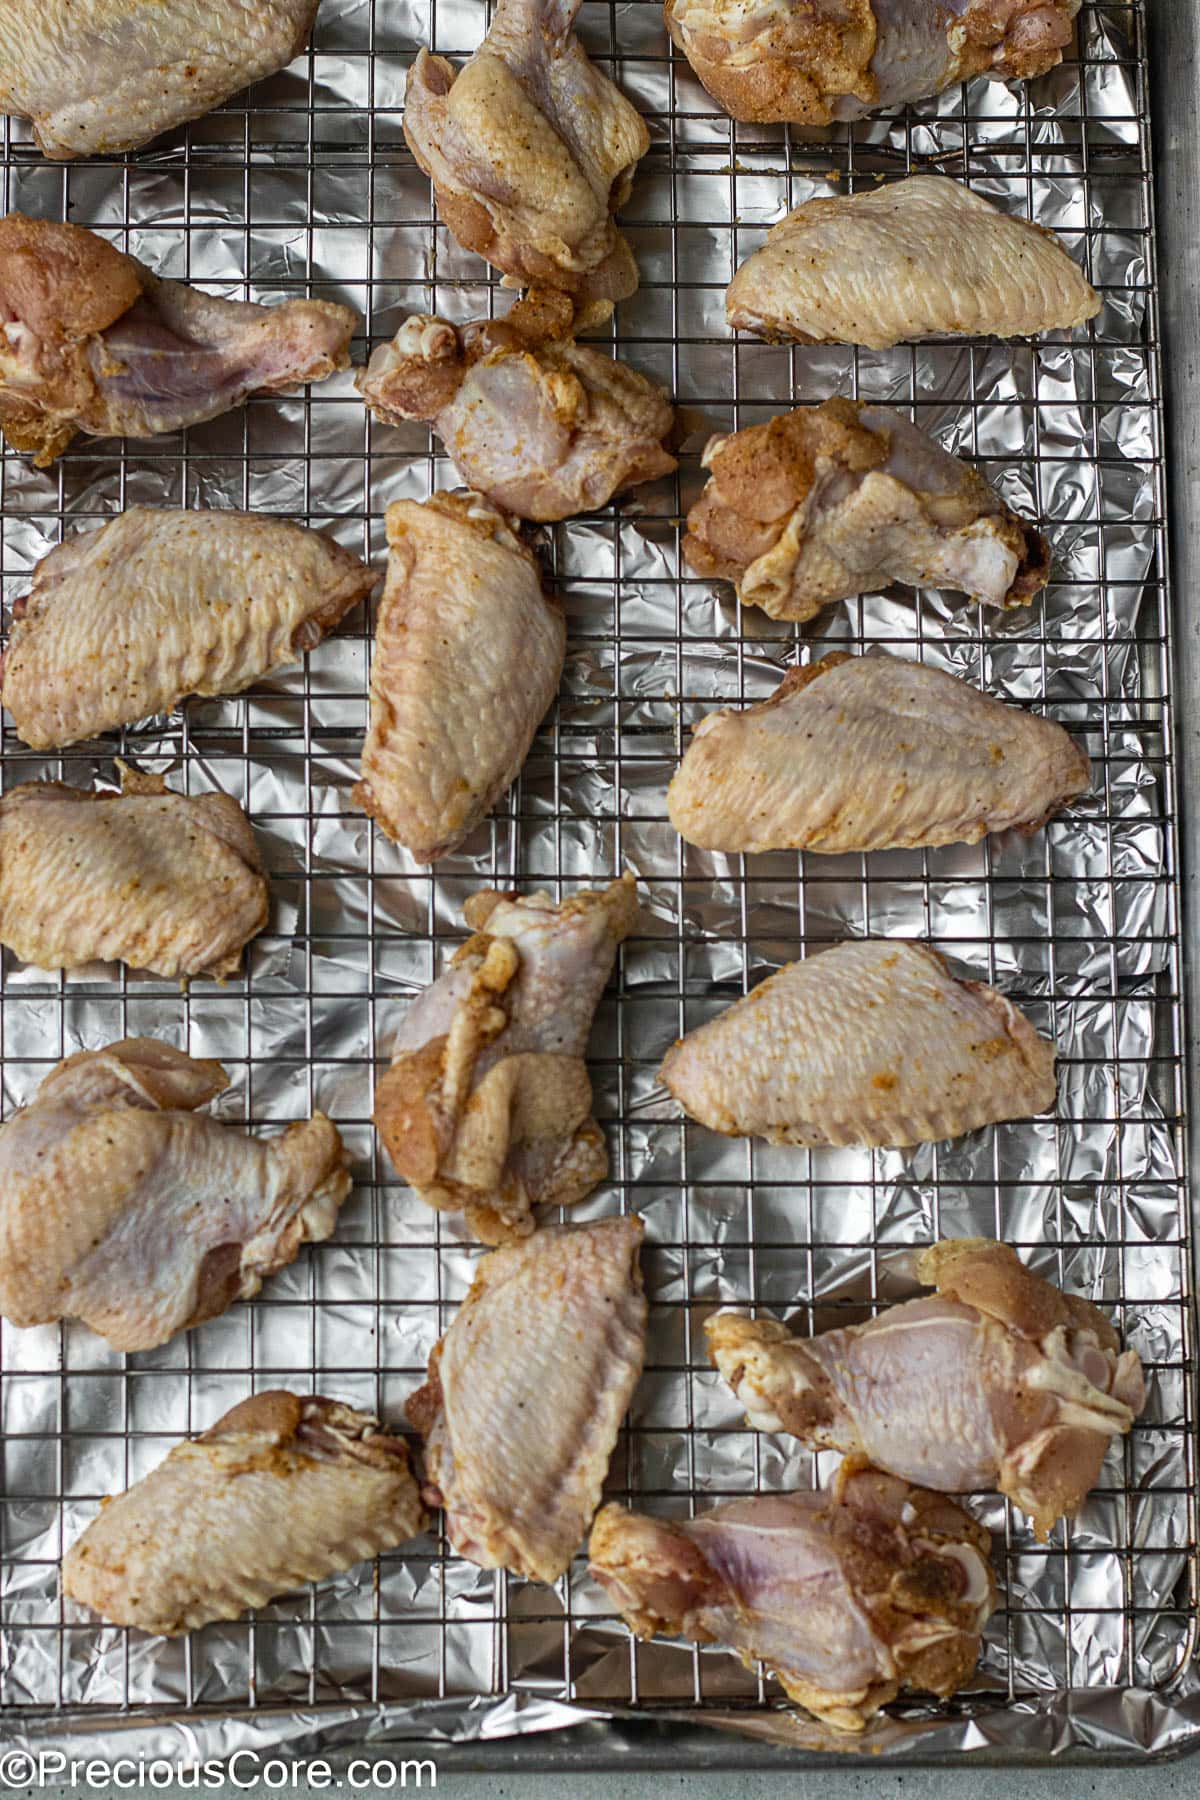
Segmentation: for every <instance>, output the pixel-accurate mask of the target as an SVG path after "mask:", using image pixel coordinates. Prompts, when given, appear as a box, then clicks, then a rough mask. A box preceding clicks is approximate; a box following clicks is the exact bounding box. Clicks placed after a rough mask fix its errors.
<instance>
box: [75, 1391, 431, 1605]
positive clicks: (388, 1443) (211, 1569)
mask: <svg viewBox="0 0 1200 1800" xmlns="http://www.w3.org/2000/svg"><path fill="white" fill-rule="evenodd" d="M425 1524H426V1517H425V1512H424V1509H423V1507H422V1505H421V1501H420V1496H419V1494H418V1491H417V1484H416V1482H415V1480H414V1479H413V1476H412V1474H411V1472H410V1470H409V1466H408V1449H407V1446H406V1445H405V1443H404V1440H403V1439H402V1438H397V1437H392V1436H391V1434H390V1433H389V1432H388V1431H386V1430H385V1429H384V1428H383V1427H382V1426H381V1425H380V1424H379V1423H378V1421H377V1420H376V1419H372V1418H371V1417H369V1415H368V1414H366V1413H360V1412H355V1411H354V1409H353V1408H352V1407H349V1406H344V1405H342V1404H341V1403H340V1402H339V1401H336V1400H326V1399H323V1398H321V1397H320V1396H318V1395H315V1394H310V1395H299V1394H289V1393H287V1392H285V1391H284V1390H283V1389H281V1388H275V1389H268V1390H267V1391H266V1392H265V1393H261V1394H255V1395H254V1396H253V1398H252V1399H250V1400H243V1401H242V1402H241V1404H240V1405H238V1406H235V1407H234V1408H233V1409H232V1411H230V1412H227V1413H226V1414H225V1417H224V1418H223V1419H218V1421H217V1423H216V1424H215V1425H213V1426H211V1427H210V1428H209V1430H208V1431H206V1432H204V1433H203V1435H202V1436H201V1437H198V1438H192V1439H190V1440H188V1441H187V1442H184V1443H182V1444H178V1445H176V1447H175V1449H174V1450H172V1451H171V1453H170V1455H169V1456H168V1457H167V1459H166V1461H165V1462H162V1463H160V1464H159V1466H158V1468H156V1469H153V1470H151V1472H150V1474H149V1475H147V1476H145V1477H144V1478H143V1479H142V1480H141V1481H139V1482H137V1483H136V1485H135V1486H133V1487H131V1488H129V1489H127V1490H126V1492H125V1493H123V1494H118V1495H116V1496H115V1498H113V1499H111V1500H108V1501H106V1502H105V1503H104V1504H103V1505H102V1507H101V1509H100V1511H99V1512H98V1513H97V1515H96V1517H95V1518H94V1519H93V1521H92V1523H91V1524H90V1525H89V1526H88V1528H87V1530H86V1531H85V1532H84V1533H83V1536H82V1537H80V1538H78V1539H77V1540H76V1542H75V1543H74V1544H73V1545H72V1546H71V1548H70V1550H68V1552H67V1554H66V1556H65V1557H64V1558H63V1566H62V1591H63V1595H64V1597H65V1598H66V1599H68V1600H76V1601H78V1602H79V1603H80V1604H81V1605H83V1606H88V1607H91V1609H92V1611H93V1612H97V1613H99V1615H100V1617H101V1618H102V1619H107V1620H109V1621H110V1623H112V1624H114V1625H134V1626H137V1627H139V1628H140V1629H141V1630H142V1631H149V1632H154V1633H155V1634H157V1635H159V1636H162V1637H174V1636H176V1635H177V1634H178V1633H180V1632H185V1631H197V1630H198V1629H199V1628H200V1626H201V1625H207V1624H209V1623H210V1621H212V1620H213V1619H236V1618H237V1617H238V1616H239V1614H241V1613H244V1612H246V1611H248V1610H249V1609H250V1608H251V1607H255V1606H264V1605H265V1604H266V1602H267V1601H268V1600H271V1599H273V1598H274V1597H275V1595H277V1594H283V1593H287V1592H288V1591H289V1590H290V1589H292V1588H296V1587H300V1586H301V1585H302V1584H303V1583H304V1582H307V1581H320V1580H321V1579H322V1577H324V1576H326V1575H332V1574H335V1573H337V1572H338V1571H340V1570H342V1569H348V1568H349V1567H350V1566H351V1564H352V1563H356V1562H362V1561H364V1560H365V1559H366V1558H367V1557H371V1556H378V1555H379V1553H380V1552H381V1551H383V1550H392V1549H394V1548H395V1547H396V1546H397V1545H398V1544H403V1543H405V1542H406V1541H407V1540H408V1539H409V1538H411V1537H416V1535H417V1534H418V1532H420V1531H423V1530H424V1528H425Z"/></svg>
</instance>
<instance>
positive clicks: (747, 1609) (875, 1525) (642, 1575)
mask: <svg viewBox="0 0 1200 1800" xmlns="http://www.w3.org/2000/svg"><path fill="white" fill-rule="evenodd" d="M988 1549H989V1542H988V1534H987V1532H986V1531H985V1530H984V1529H983V1527H982V1526H981V1525H977V1524H976V1523H975V1521H974V1520H973V1519H969V1518H968V1517H967V1515H966V1513H964V1512H963V1511H961V1509H960V1508H959V1507H957V1506H955V1505H954V1504H953V1503H952V1502H951V1501H949V1500H944V1499H942V1498H941V1496H940V1495H937V1494H929V1493H926V1492H925V1491H924V1490H923V1489H921V1488H918V1487H910V1486H909V1485H908V1483H907V1482H904V1481H897V1480H895V1479H894V1477H892V1476H890V1475H884V1474H881V1473H880V1472H879V1471H878V1470H876V1469H871V1468H867V1467H864V1466H863V1465H862V1464H858V1465H855V1464H851V1463H843V1465H842V1467H841V1469H839V1471H838V1473H837V1475H836V1476H835V1477H834V1481H833V1485H832V1487H831V1488H830V1489H829V1490H828V1491H827V1492H825V1493H816V1494H759V1495H757V1496H755V1497H754V1498H752V1499H746V1500H734V1501H732V1502H730V1503H729V1504H727V1505H725V1506H718V1507H715V1508H714V1509H713V1511H712V1512H708V1513H701V1515H700V1516H699V1518H695V1519H687V1520H680V1521H673V1520H667V1519H652V1518H649V1517H647V1515H646V1514H645V1513H628V1512H625V1511H624V1510H623V1509H622V1508H621V1507H619V1506H606V1507H605V1508H604V1509H603V1511H602V1512H601V1513H600V1515H599V1517H598V1518H597V1520H596V1523H595V1526H594V1527H593V1529H592V1539H591V1543H590V1545H589V1546H588V1569H589V1573H590V1574H591V1575H593V1576H594V1577H595V1579H596V1580H597V1581H599V1582H600V1583H601V1584H602V1586H603V1587H605V1588H606V1589H607V1590H608V1592H609V1593H610V1594H611V1595H612V1597H613V1599H614V1601H615V1602H616V1605H617V1606H618V1608H619V1609H620V1611H621V1612H622V1614H623V1615H624V1617H625V1619H626V1621H627V1622H628V1624H629V1625H630V1627H631V1628H632V1630H633V1631H634V1632H636V1634H637V1636H638V1637H653V1636H654V1635H655V1633H656V1632H664V1633H669V1634H670V1635H672V1636H681V1637H686V1638H690V1639H692V1641H693V1642H695V1643H700V1644H708V1643H712V1642H718V1643H724V1644H728V1645H729V1647H730V1649H732V1650H735V1651H736V1652H737V1654H738V1655H739V1656H740V1657H741V1658H742V1661H743V1662H745V1663H754V1662H763V1663H765V1664H766V1666H767V1668H768V1669H770V1671H771V1672H772V1673H773V1674H774V1675H777V1676H778V1677H779V1680H780V1681H781V1682H782V1684H783V1687H784V1690H785V1691H786V1693H787V1694H788V1695H789V1697H790V1698H791V1699H793V1700H797V1701H799V1703H800V1704H801V1705H802V1706H807V1707H808V1709H809V1710H810V1712H813V1713H816V1714H817V1716H818V1717H819V1718H821V1719H823V1720H824V1721H825V1722H826V1723H827V1724H829V1725H831V1726H832V1727H833V1728H834V1729H835V1730H838V1731H861V1730H863V1728H864V1726H865V1725H866V1723H867V1721H868V1719H869V1718H870V1716H871V1714H872V1713H874V1712H877V1711H878V1710H879V1708H880V1707H881V1706H886V1705H887V1703H888V1701H889V1700H894V1699H895V1697H896V1695H897V1694H898V1693H900V1691H901V1689H910V1690H912V1689H916V1690H919V1691H920V1692H922V1693H934V1694H937V1695H939V1696H940V1697H941V1698H943V1699H945V1698H946V1697H947V1696H948V1695H950V1694H953V1693H954V1692H955V1691H956V1690H957V1689H958V1688H960V1687H962V1686H963V1684H964V1683H965V1682H966V1681H967V1680H968V1679H969V1677H970V1675H971V1672H972V1670H973V1669H974V1667H975V1664H976V1662H977V1661H978V1660H979V1641H980V1634H981V1632H982V1631H983V1627H984V1626H985V1625H986V1623H987V1621H988V1618H989V1616H990V1614H991V1612H992V1609H993V1607H994V1606H995V1604H996V1584H995V1580H994V1579H993V1576H992V1570H991V1564H990V1562H989V1560H988Z"/></svg>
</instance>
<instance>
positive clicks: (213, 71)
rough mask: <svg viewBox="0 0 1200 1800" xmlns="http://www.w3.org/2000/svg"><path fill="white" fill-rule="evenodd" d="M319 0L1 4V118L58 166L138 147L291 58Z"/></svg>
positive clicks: (25, 0) (12, 0) (35, 0)
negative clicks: (29, 127) (21, 123)
mask: <svg viewBox="0 0 1200 1800" xmlns="http://www.w3.org/2000/svg"><path fill="white" fill-rule="evenodd" d="M318 3H319V0H252V3H251V4H249V5H248V4H247V0H5V3H4V5H3V6H0V112H8V113H16V114H17V115H18V116H20V117H21V118H28V119H32V120H33V134H34V137H35V138H36V139H37V143H38V148H39V149H40V150H42V151H43V152H44V153H45V155H47V156H50V157H53V158H55V159H56V160H58V161H64V160H67V159H69V158H71V157H73V156H103V155H107V154H109V153H110V152H112V151H117V150H136V149H138V148H139V147H140V146H141V145H142V144H148V143H149V142H150V140H151V139H152V138H156V137H157V136H158V135H159V133H160V132H163V131H170V130H172V129H173V128H174V127H175V126H176V125H183V124H185V123H186V122H187V121H188V120H189V119H198V118H200V117H201V115H202V114H204V113H206V112H211V110H212V108H213V107H214V106H220V104H221V102H222V101H223V100H228V99H229V97H230V95H231V94H236V93H237V92H238V90H239V89H240V88H244V87H248V86H249V85H250V83H251V82H252V81H261V80H262V79H263V77H264V76H267V75H273V74H274V73H275V72H276V70H277V69H282V68H284V67H285V66H286V65H287V64H288V63H290V62H291V60H292V58H293V57H295V56H299V54H300V52H301V50H303V48H304V46H305V44H306V43H307V42H308V36H309V33H310V32H311V30H312V27H313V20H314V19H315V17H316V12H317V6H318Z"/></svg>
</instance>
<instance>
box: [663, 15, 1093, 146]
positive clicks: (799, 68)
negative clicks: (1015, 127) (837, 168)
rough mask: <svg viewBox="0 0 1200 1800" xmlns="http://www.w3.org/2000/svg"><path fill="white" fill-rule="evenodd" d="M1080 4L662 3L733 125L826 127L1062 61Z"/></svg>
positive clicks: (678, 40)
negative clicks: (973, 80)
mask: <svg viewBox="0 0 1200 1800" xmlns="http://www.w3.org/2000/svg"><path fill="white" fill-rule="evenodd" d="M1079 6H1080V0H942V3H941V4H935V0H807V3H806V4H804V5H796V4H795V0H761V3H760V4H757V5H755V6H754V7H753V8H747V7H746V5H745V4H744V0H666V3H665V5H664V7H663V11H664V13H665V15H666V20H667V26H668V29H669V30H670V33H671V36H672V37H673V38H674V40H675V42H676V43H677V44H678V45H679V48H680V49H681V50H682V51H683V53H684V55H685V56H686V57H687V59H688V61H689V62H690V63H691V65H692V67H693V69H695V71H696V73H697V75H698V76H699V77H700V79H701V81H702V82H703V83H704V85H705V87H706V88H707V89H708V91H709V93H710V94H711V95H712V96H713V98H714V99H715V100H719V101H720V103H721V105H722V106H723V107H724V108H725V110H726V111H727V112H729V113H732V115H733V117H734V118H735V119H749V120H753V121H759V120H767V119H787V120H791V121H792V122H794V123H796V124H801V125H829V124H831V123H832V122H833V121H834V120H835V119H861V118H863V117H865V115H866V114H867V113H870V112H877V111H880V110H882V109H883V108H886V107H899V106H903V105H905V104H906V103H907V102H908V101H910V100H921V99H924V98H925V96H926V95H928V94H940V93H941V92H942V89H943V88H947V87H950V86H951V85H952V83H954V82H956V81H964V80H966V79H967V78H969V77H970V76H972V75H991V76H994V77H995V78H996V79H998V80H1008V79H1010V78H1015V79H1018V80H1029V79H1031V78H1032V77H1033V76H1035V75H1042V74H1044V73H1045V72H1046V70H1047V69H1052V68H1054V67H1055V65H1056V64H1057V63H1060V62H1061V61H1062V54H1063V50H1064V49H1065V48H1066V46H1067V45H1068V44H1069V43H1070V41H1071V27H1072V22H1073V20H1074V18H1075V15H1076V14H1077V13H1078V11H1079Z"/></svg>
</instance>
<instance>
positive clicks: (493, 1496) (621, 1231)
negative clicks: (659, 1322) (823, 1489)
mask: <svg viewBox="0 0 1200 1800" xmlns="http://www.w3.org/2000/svg"><path fill="white" fill-rule="evenodd" d="M642 1234H643V1226H642V1221H641V1220H640V1219H639V1218H637V1217H634V1218H627V1219H605V1220H603V1221H602V1222H601V1223H600V1224H598V1225H579V1226H559V1227H557V1228H554V1227H552V1228H551V1229H549V1230H547V1231H539V1232H537V1233H536V1234H535V1235H534V1236H533V1237H531V1238H529V1239H527V1240H526V1241H525V1242H524V1243H522V1244H511V1245H509V1246H508V1247H507V1248H505V1249H503V1250H497V1251H495V1252H494V1253H493V1254H492V1255H491V1256H485V1257H484V1259H483V1261H482V1262H481V1263H480V1265H479V1273H478V1274H477V1275H476V1277H475V1281H474V1283H473V1284H472V1287H471V1291H470V1293H469V1294H468V1295H467V1298H466V1299H465V1300H464V1302H463V1304H462V1307H461V1308H460V1310H459V1312H458V1313H457V1314H456V1316H455V1319H454V1322H453V1324H452V1325H451V1327H450V1329H449V1331H448V1332H447V1333H446V1335H445V1337H444V1338H442V1339H441V1341H440V1342H439V1343H438V1344H436V1345H435V1347H434V1350H433V1354H432V1356H431V1357H430V1359H429V1378H428V1380H427V1381H426V1383H425V1385H424V1387H422V1388H418V1390H417V1392H416V1393H415V1394H414V1395H413V1396H412V1398H411V1399H410V1400H409V1402H408V1408H407V1411H408V1417H409V1421H410V1423H412V1424H413V1425H415V1426H416V1428H417V1429H418V1431H420V1433H421V1435H422V1437H424V1439H425V1440H426V1442H425V1467H426V1473H427V1477H428V1483H427V1485H426V1487H425V1488H424V1490H423V1491H422V1498H423V1499H424V1500H425V1501H426V1502H427V1503H428V1504H429V1505H430V1506H444V1507H445V1509H446V1533H447V1536H448V1537H449V1539H450V1542H451V1544H452V1545H453V1546H454V1549H455V1551H456V1553H457V1554H458V1555H459V1556H465V1557H466V1558H467V1560H468V1562H473V1563H478V1564H479V1566H480V1568H482V1569H497V1568H503V1569H511V1570H512V1571H513V1572H514V1573H515V1574H517V1575H525V1576H528V1578H529V1579H530V1580H531V1581H557V1580H558V1577H559V1576H560V1575H562V1574H563V1573H564V1572H565V1570H566V1569H567V1567H568V1565H569V1563H570V1561H571V1558H572V1556H573V1555H574V1553H575V1550H576V1549H577V1547H578V1545H579V1543H580V1541H581V1539H582V1538H583V1536H584V1534H585V1533H586V1531H587V1528H588V1526H589V1525H590V1524H591V1520H592V1514H593V1513H594V1512H595V1510H596V1507H597V1506H598V1505H599V1502H600V1494H601V1490H602V1488H603V1486H604V1477H605V1474H606V1472H607V1469H608V1461H609V1458H610V1456H611V1455H612V1452H613V1446H614V1444H615V1443H616V1441H617V1432H618V1431H619V1430H620V1426H621V1420H622V1418H623V1416H624V1413H625V1409H626V1407H627V1406H628V1405H629V1401H630V1397H631V1396H632V1394H633V1390H634V1388H635V1387H636V1386H637V1381H638V1377H639V1375H640V1374H641V1372H642V1362H643V1359H644V1356H645V1349H646V1301H645V1297H644V1295H643V1293H642V1277H641V1270H640V1269H639V1267H638V1251H639V1249H640V1247H641V1242H642Z"/></svg>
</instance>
